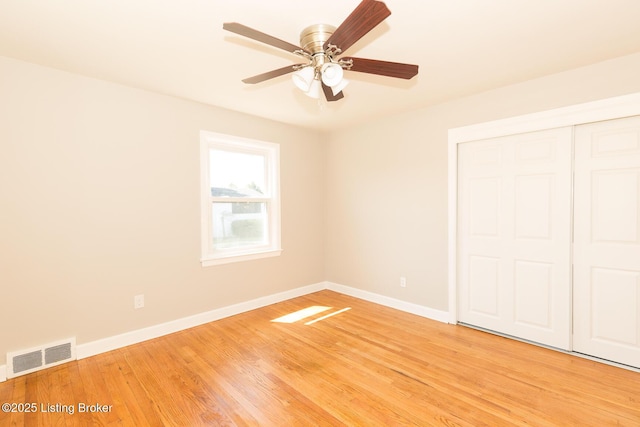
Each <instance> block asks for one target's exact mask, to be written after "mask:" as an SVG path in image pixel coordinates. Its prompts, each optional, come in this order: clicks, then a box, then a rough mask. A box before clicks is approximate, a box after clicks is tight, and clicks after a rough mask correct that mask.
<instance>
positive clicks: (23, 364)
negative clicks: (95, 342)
mask: <svg viewBox="0 0 640 427" xmlns="http://www.w3.org/2000/svg"><path fill="white" fill-rule="evenodd" d="M75 359H76V339H75V337H73V338H68V339H66V340H62V341H57V342H54V343H50V344H45V345H42V346H40V347H35V348H30V349H26V350H19V351H13V352H9V353H7V378H13V377H17V376H18V375H25V374H29V373H31V372H35V371H39V370H41V369H44V368H49V367H52V366H56V365H60V364H62V363H65V362H69V361H71V360H75Z"/></svg>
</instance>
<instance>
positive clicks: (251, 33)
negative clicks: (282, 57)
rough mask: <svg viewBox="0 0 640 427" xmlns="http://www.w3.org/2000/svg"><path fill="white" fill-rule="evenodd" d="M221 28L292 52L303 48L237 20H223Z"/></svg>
mask: <svg viewBox="0 0 640 427" xmlns="http://www.w3.org/2000/svg"><path fill="white" fill-rule="evenodd" d="M222 29H223V30H227V31H231V32H232V33H236V34H240V35H241V36H245V37H249V38H250V39H253V40H256V41H259V42H261V43H265V44H268V45H270V46H273V47H277V48H278V49H283V50H286V51H287V52H291V53H293V52H295V51H296V50H303V49H302V48H301V47H299V46H296V45H294V44H291V43H289V42H286V41H284V40H280V39H278V38H276V37H273V36H270V35H269V34H265V33H261V32H260V31H258V30H254V29H253V28H249V27H247V26H246V25H242V24H238V23H237V22H225V23H224V24H222Z"/></svg>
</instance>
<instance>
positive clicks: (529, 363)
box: [0, 291, 640, 427]
mask: <svg viewBox="0 0 640 427" xmlns="http://www.w3.org/2000/svg"><path fill="white" fill-rule="evenodd" d="M310 306H326V307H330V309H329V310H326V311H324V312H321V313H317V314H315V315H313V316H311V317H309V318H306V319H302V320H298V321H296V322H294V323H275V322H272V320H274V319H277V318H279V317H281V316H284V315H287V314H290V313H292V312H296V311H298V310H301V309H304V308H307V307H310ZM347 308H349V309H348V310H346V311H343V312H340V313H339V314H336V315H334V316H330V317H327V318H324V319H323V320H320V321H317V322H315V323H310V324H307V323H308V322H309V321H312V320H316V319H320V318H322V317H323V316H325V315H327V314H330V313H336V312H338V311H339V310H342V309H347ZM0 400H1V402H0V403H5V402H8V403H12V402H13V403H26V402H35V403H37V404H38V405H40V404H56V403H60V404H67V405H74V406H75V408H76V412H75V413H74V414H69V413H42V412H39V413H35V414H23V413H0V426H2V427H4V426H13V425H15V426H34V427H37V426H87V425H93V426H137V427H140V426H154V427H155V426H285V425H286V426H339V425H349V426H449V427H451V426H465V427H467V426H468V427H471V426H473V427H476V426H492V427H494V426H636V427H637V426H640V374H639V373H637V372H633V371H629V370H624V369H620V368H617V367H613V366H608V365H605V364H601V363H597V362H594V361H591V360H586V359H582V358H578V357H575V356H571V355H566V354H563V353H559V352H555V351H552V350H547V349H544V348H541V347H537V346H533V345H530V344H526V343H522V342H518V341H514V340H510V339H506V338H503V337H498V336H494V335H490V334H487V333H484V332H481V331H476V330H473V329H470V328H465V327H461V326H455V325H446V324H442V323H438V322H434V321H430V320H427V319H423V318H420V317H418V316H414V315H411V314H407V313H403V312H400V311H397V310H393V309H390V308H387V307H382V306H379V305H376V304H372V303H369V302H366V301H362V300H358V299H356V298H352V297H349V296H345V295H341V294H338V293H335V292H331V291H322V292H317V293H314V294H310V295H306V296H303V297H299V298H295V299H292V300H289V301H284V302H282V303H278V304H274V305H271V306H267V307H263V308H261V309H258V310H253V311H250V312H247V313H243V314H240V315H237V316H233V317H230V318H226V319H222V320H219V321H217V322H212V323H209V324H206V325H202V326H199V327H196V328H192V329H189V330H186V331H182V332H178V333H175V334H171V335H168V336H165V337H162V338H158V339H155V340H150V341H147V342H144V343H141V344H137V345H134V346H130V347H126V348H122V349H119V350H115V351H112V352H109V353H105V354H101V355H98V356H95V357H92V358H88V359H83V360H80V361H77V362H71V363H68V364H65V365H62V366H58V367H55V368H51V369H48V370H44V371H40V372H36V373H33V374H29V375H25V376H21V377H18V378H14V379H12V380H8V381H7V382H5V383H1V384H0ZM80 402H82V403H86V404H96V403H100V404H103V405H111V406H112V410H111V411H110V412H107V413H78V412H77V407H78V405H79V403H80Z"/></svg>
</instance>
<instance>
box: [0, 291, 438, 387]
mask: <svg viewBox="0 0 640 427" xmlns="http://www.w3.org/2000/svg"><path fill="white" fill-rule="evenodd" d="M324 289H329V290H332V291H335V292H339V293H341V294H345V295H349V296H352V297H355V298H360V299H362V300H365V301H370V302H373V303H376V304H381V305H384V306H386V307H390V308H394V309H396V310H400V311H404V312H407V313H412V314H416V315H418V316H421V317H425V318H427V319H432V320H436V321H439V322H443V323H447V322H448V320H449V313H448V312H446V311H440V310H435V309H432V308H429V307H425V306H422V305H418V304H413V303H409V302H406V301H401V300H398V299H395V298H390V297H387V296H384V295H379V294H376V293H373V292H369V291H364V290H361V289H357V288H352V287H349V286H344V285H340V284H337V283H332V282H321V283H316V284H315V285H309V286H304V287H301V288H297V289H292V290H290V291H285V292H280V293H278V294H274V295H268V296H265V297H261V298H256V299H254V300H251V301H246V302H242V303H239V304H234V305H230V306H227V307H222V308H218V309H215V310H211V311H207V312H205V313H200V314H196V315H193V316H189V317H184V318H182V319H177V320H173V321H170V322H166V323H162V324H159V325H154V326H149V327H148V328H143V329H138V330H135V331H131V332H126V333H124V334H120V335H115V336H112V337H107V338H103V339H100V340H97V341H92V342H88V343H85V344H78V345H77V347H76V356H77V358H78V359H84V358H87V357H91V356H95V355H97V354H100V353H105V352H107V351H111V350H115V349H118V348H122V347H126V346H128V345H132V344H137V343H140V342H143V341H147V340H150V339H153V338H158V337H161V336H163V335H168V334H172V333H174V332H178V331H182V330H185V329H189V328H193V327H194V326H199V325H203V324H205V323H209V322H213V321H216V320H220V319H224V318H225V317H229V316H234V315H236V314H240V313H244V312H246V311H250V310H255V309H257V308H260V307H264V306H267V305H270V304H275V303H278V302H282V301H286V300H288V299H292V298H296V297H300V296H303V295H307V294H310V293H313V292H318V291H322V290H324ZM6 380H7V366H6V365H0V382H3V381H6Z"/></svg>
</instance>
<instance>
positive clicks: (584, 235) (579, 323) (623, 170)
mask: <svg viewBox="0 0 640 427" xmlns="http://www.w3.org/2000/svg"><path fill="white" fill-rule="evenodd" d="M575 155H576V158H575V224H574V227H575V229H574V241H575V248H574V315H575V324H574V350H575V351H577V352H580V353H586V354H590V355H593V356H597V357H601V358H604V359H609V360H613V361H616V362H619V363H624V364H627V365H631V366H635V367H640V117H634V118H627V119H620V120H611V121H607V122H599V123H593V124H589V125H584V126H578V127H577V128H576V140H575Z"/></svg>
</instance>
